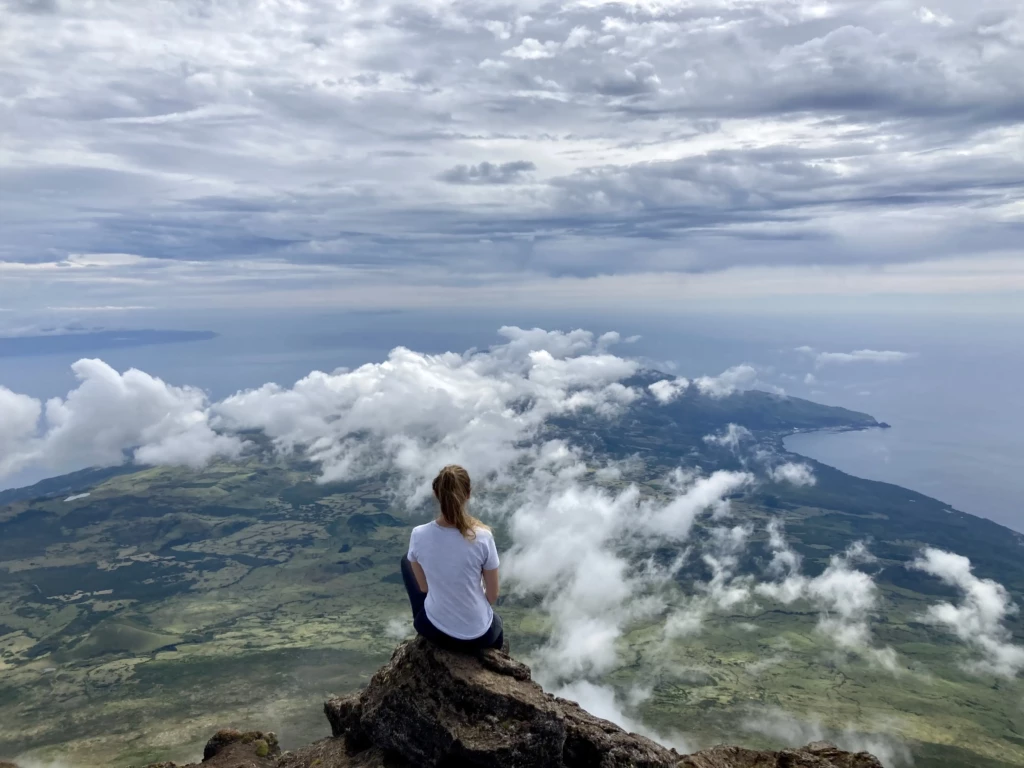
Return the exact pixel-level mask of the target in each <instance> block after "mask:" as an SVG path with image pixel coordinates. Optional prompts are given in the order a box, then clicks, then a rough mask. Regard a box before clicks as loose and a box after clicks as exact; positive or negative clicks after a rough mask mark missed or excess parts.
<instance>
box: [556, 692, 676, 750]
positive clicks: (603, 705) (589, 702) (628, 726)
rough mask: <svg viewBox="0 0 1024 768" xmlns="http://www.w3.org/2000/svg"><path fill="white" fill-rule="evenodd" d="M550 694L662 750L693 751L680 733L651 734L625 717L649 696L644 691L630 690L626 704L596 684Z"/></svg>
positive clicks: (642, 726)
mask: <svg viewBox="0 0 1024 768" xmlns="http://www.w3.org/2000/svg"><path fill="white" fill-rule="evenodd" d="M554 695H555V696H560V697H562V698H563V699H569V700H570V701H575V702H576V703H577V704H579V705H580V706H581V707H583V709H585V710H587V712H589V713H590V714H592V715H595V716H596V717H600V718H602V719H604V720H609V721H611V722H613V723H615V724H616V725H618V726H619V727H620V728H624V729H625V730H627V731H630V732H632V733H639V734H640V735H641V736H646V737H647V738H649V739H653V740H654V741H656V742H658V743H660V744H663V745H665V746H666V747H672V748H674V749H676V750H677V751H678V752H680V753H681V754H687V753H689V752H691V751H693V749H692V747H691V746H690V744H689V743H688V742H687V741H686V739H685V737H683V736H682V735H681V734H678V733H668V734H663V733H659V732H657V731H653V730H651V729H650V728H648V727H647V726H645V725H644V724H643V722H641V721H640V720H639V719H638V718H636V716H634V715H631V714H629V712H628V711H627V710H630V709H635V708H636V706H637V705H638V704H640V703H642V702H643V701H644V700H645V699H646V698H648V697H649V695H650V693H649V692H648V691H640V690H637V689H633V690H632V691H630V692H629V695H628V696H627V697H626V698H627V701H625V702H623V701H622V700H621V699H620V697H619V696H617V695H616V692H615V691H614V690H613V689H612V688H610V687H609V686H605V685H596V684H594V683H592V682H590V681H588V680H577V681H576V682H574V683H570V684H568V685H564V686H562V687H560V688H559V689H557V690H556V691H554Z"/></svg>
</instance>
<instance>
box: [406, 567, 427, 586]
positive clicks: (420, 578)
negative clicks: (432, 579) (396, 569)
mask: <svg viewBox="0 0 1024 768" xmlns="http://www.w3.org/2000/svg"><path fill="white" fill-rule="evenodd" d="M409 565H411V566H412V573H413V575H414V576H415V577H416V584H417V585H419V588H420V592H422V593H423V594H426V593H427V574H425V573H424V572H423V566H422V565H420V564H419V563H417V562H414V561H412V560H410V561H409Z"/></svg>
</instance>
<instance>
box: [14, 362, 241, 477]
mask: <svg viewBox="0 0 1024 768" xmlns="http://www.w3.org/2000/svg"><path fill="white" fill-rule="evenodd" d="M72 370H73V371H74V373H75V376H76V378H77V379H78V380H79V385H78V387H77V388H75V389H74V390H72V391H71V392H69V393H68V395H67V397H66V398H64V399H61V398H53V399H51V400H48V401H47V402H46V404H45V407H44V406H43V404H42V403H40V402H39V401H38V400H35V399H33V398H30V397H26V396H24V395H15V394H14V393H12V392H10V391H9V390H6V389H3V388H2V387H0V416H2V417H3V421H4V423H5V427H6V426H7V425H8V424H11V425H13V428H6V429H4V431H3V434H2V437H0V476H3V475H5V474H10V473H13V472H16V471H18V470H21V469H24V468H26V467H45V468H49V469H51V470H54V471H67V470H70V469H78V468H80V467H82V466H108V465H113V464H120V463H122V462H123V461H124V460H125V453H126V452H130V453H131V455H132V457H133V458H134V460H135V461H136V462H138V463H141V464H183V465H187V466H192V467H198V466H202V465H203V464H206V463H207V462H209V461H210V460H211V459H213V458H214V457H216V456H228V457H232V456H237V455H238V454H239V453H240V452H241V450H242V441H241V440H240V439H238V438H237V437H234V436H228V435H222V434H218V433H217V432H216V431H214V430H213V429H212V428H211V426H210V418H209V411H208V409H207V403H206V397H205V395H204V394H203V393H202V392H201V391H199V390H197V389H193V388H191V387H174V386H171V385H169V384H166V383H165V382H163V381H161V380H160V379H157V378H154V377H152V376H150V375H149V374H146V373H143V372H142V371H137V370H134V369H132V370H128V371H125V372H124V373H123V374H120V373H118V372H117V371H115V370H114V369H113V368H111V367H110V366H109V365H107V364H106V363H104V362H103V361H101V360H79V361H78V362H77V363H75V364H74V365H72Z"/></svg>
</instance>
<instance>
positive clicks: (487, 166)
mask: <svg viewBox="0 0 1024 768" xmlns="http://www.w3.org/2000/svg"><path fill="white" fill-rule="evenodd" d="M536 168H537V166H535V165H534V164H533V163H531V162H530V161H528V160H516V161H513V162H509V163H501V164H500V165H494V164H493V163H487V162H484V163H480V164H479V165H457V166H455V167H454V168H451V169H450V170H447V171H445V172H444V173H442V174H441V180H442V181H447V182H448V183H449V184H514V183H516V182H518V181H520V180H521V179H522V177H523V175H524V174H525V173H526V172H527V171H533V170H536Z"/></svg>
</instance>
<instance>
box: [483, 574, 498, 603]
mask: <svg viewBox="0 0 1024 768" xmlns="http://www.w3.org/2000/svg"><path fill="white" fill-rule="evenodd" d="M484 594H485V595H486V596H487V602H488V603H490V604H491V605H494V604H495V603H496V602H498V569H497V568H495V569H494V570H493V571H484Z"/></svg>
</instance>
